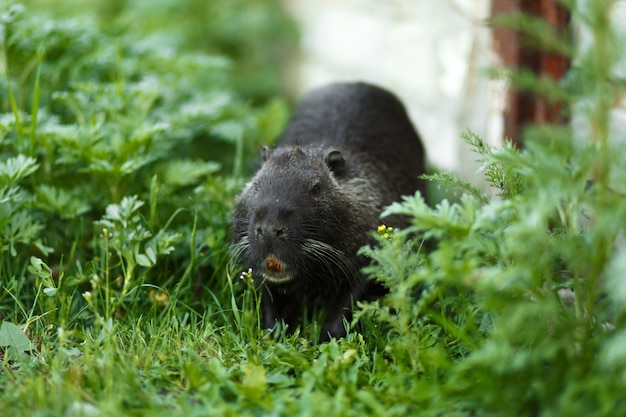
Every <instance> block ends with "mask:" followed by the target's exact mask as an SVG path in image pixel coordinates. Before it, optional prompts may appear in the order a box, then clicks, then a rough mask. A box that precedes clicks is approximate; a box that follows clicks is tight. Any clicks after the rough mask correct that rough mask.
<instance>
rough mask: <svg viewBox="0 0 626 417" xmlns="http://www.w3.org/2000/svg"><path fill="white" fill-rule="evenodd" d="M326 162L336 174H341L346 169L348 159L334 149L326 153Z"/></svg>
mask: <svg viewBox="0 0 626 417" xmlns="http://www.w3.org/2000/svg"><path fill="white" fill-rule="evenodd" d="M324 162H325V163H326V165H327V166H328V168H330V170H331V172H332V173H333V174H335V175H341V174H342V173H344V172H345V169H346V160H345V159H344V157H343V155H342V154H341V152H340V151H338V150H332V151H330V152H328V153H327V154H326V157H325V158H324Z"/></svg>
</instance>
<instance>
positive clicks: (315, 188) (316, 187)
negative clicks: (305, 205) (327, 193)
mask: <svg viewBox="0 0 626 417" xmlns="http://www.w3.org/2000/svg"><path fill="white" fill-rule="evenodd" d="M320 191H322V186H321V185H320V183H319V182H316V183H314V184H313V185H312V186H311V195H319V193H320Z"/></svg>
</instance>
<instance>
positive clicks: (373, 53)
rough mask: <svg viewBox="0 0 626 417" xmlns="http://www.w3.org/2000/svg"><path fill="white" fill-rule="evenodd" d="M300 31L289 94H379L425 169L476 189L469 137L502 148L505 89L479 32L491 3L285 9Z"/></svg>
mask: <svg viewBox="0 0 626 417" xmlns="http://www.w3.org/2000/svg"><path fill="white" fill-rule="evenodd" d="M285 4H286V6H287V8H288V10H290V11H291V13H292V15H293V16H294V18H295V19H296V20H297V21H298V22H299V24H300V27H301V31H302V45H301V49H302V56H301V57H300V59H299V60H298V61H297V64H296V65H295V66H294V68H295V69H294V72H293V74H294V75H293V86H294V90H295V91H296V94H298V95H299V94H302V93H303V92H305V91H307V90H309V89H311V88H313V87H316V86H319V85H322V84H325V83H327V82H332V81H339V80H363V81H369V82H373V83H376V84H379V85H381V86H384V87H386V88H388V89H390V90H391V91H393V92H395V93H396V94H397V95H398V96H400V98H401V99H402V100H403V101H404V102H405V104H406V105H407V107H408V110H409V113H410V116H411V118H412V120H413V122H414V124H415V125H416V127H417V129H418V130H419V132H420V133H421V135H422V137H423V140H424V142H425V145H426V149H427V154H428V161H429V163H430V164H431V165H432V166H434V167H436V168H439V169H444V170H452V171H455V172H457V173H459V174H460V175H461V176H462V177H464V178H466V179H468V180H470V181H472V182H474V183H477V184H481V183H480V182H479V181H478V179H479V178H480V175H479V174H477V172H476V171H477V167H478V166H477V165H476V163H475V162H474V160H475V155H474V154H472V153H470V152H468V149H467V148H466V146H465V144H464V143H462V141H461V140H460V133H461V132H462V131H464V130H465V129H467V128H469V129H471V130H472V131H474V132H475V133H478V134H479V135H481V136H482V137H483V139H485V140H486V141H488V142H489V143H493V144H499V143H501V138H502V132H503V117H502V111H503V106H504V104H505V99H504V92H505V88H504V85H502V83H501V82H495V81H490V80H488V79H487V78H486V77H485V75H484V72H483V71H484V69H486V68H487V67H489V66H491V65H493V64H494V55H495V54H494V53H493V52H492V47H491V32H490V31H489V30H488V29H487V28H486V27H485V26H484V25H483V21H484V19H485V18H486V17H488V16H489V11H490V7H491V1H490V0H386V1H383V0H378V1H376V0H315V1H313V0H286V1H285Z"/></svg>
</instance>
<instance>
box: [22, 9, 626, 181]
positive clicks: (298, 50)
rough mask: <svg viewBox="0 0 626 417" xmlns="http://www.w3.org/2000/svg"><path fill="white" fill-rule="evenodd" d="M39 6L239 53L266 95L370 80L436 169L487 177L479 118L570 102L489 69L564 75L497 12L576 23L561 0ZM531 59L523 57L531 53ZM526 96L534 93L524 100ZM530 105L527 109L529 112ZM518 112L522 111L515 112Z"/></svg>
mask: <svg viewBox="0 0 626 417" xmlns="http://www.w3.org/2000/svg"><path fill="white" fill-rule="evenodd" d="M618 3H620V4H623V3H625V2H618ZM25 4H26V5H27V7H29V9H31V10H33V9H36V10H41V11H45V12H46V13H47V14H50V13H52V14H53V15H54V16H56V17H59V18H64V17H72V18H78V19H89V20H92V21H93V22H94V24H96V25H98V26H99V27H101V29H103V30H106V31H109V32H113V33H132V34H134V35H137V34H139V35H140V36H145V37H146V38H149V39H146V41H150V42H158V43H160V44H161V45H162V46H163V48H164V49H167V50H170V51H172V52H171V53H183V52H193V51H202V52H208V53H210V54H215V55H220V56H223V57H225V58H227V59H228V60H229V61H230V65H231V72H232V75H233V83H234V85H235V89H236V91H237V92H238V93H239V94H240V95H241V97H242V98H243V99H245V100H247V101H249V102H251V103H256V104H262V103H264V102H266V101H268V100H270V99H271V98H273V97H282V98H285V99H286V100H288V102H289V103H291V104H293V103H294V102H295V101H296V100H297V98H298V97H299V96H300V95H302V94H303V93H304V92H306V91H308V90H310V89H312V88H314V87H316V86H319V85H322V84H325V83H328V82H332V81H339V80H363V81H369V82H372V83H376V84H379V85H381V86H383V87H386V88H388V89H390V90H392V91H393V92H395V93H396V94H397V95H398V96H400V97H401V99H402V100H403V101H404V102H405V104H406V105H407V108H408V110H409V113H410V116H411V118H412V120H413V122H414V123H415V125H416V127H417V129H418V130H419V131H420V133H421V135H422V137H423V140H424V142H425V144H426V149H427V157H428V162H429V164H430V166H431V167H432V168H433V169H441V170H449V171H453V172H455V173H457V174H459V175H461V176H462V177H463V178H464V179H466V180H469V181H470V182H473V183H475V184H476V185H481V183H480V178H481V176H480V173H478V172H477V170H478V165H477V164H476V162H475V161H474V159H475V157H474V155H472V154H471V153H468V147H467V145H466V144H465V143H464V142H463V141H462V140H461V139H460V134H461V132H463V131H465V130H466V129H470V130H471V131H473V132H474V133H476V134H478V135H479V136H480V137H482V138H483V140H484V141H485V142H487V143H489V144H492V145H499V144H501V143H502V141H503V138H504V137H509V138H511V139H512V140H513V141H517V140H518V136H519V127H520V125H521V124H523V123H524V122H525V121H533V122H543V121H550V120H551V119H553V118H554V115H555V114H558V113H560V109H559V108H553V109H550V108H548V109H546V108H545V103H536V102H533V103H526V104H525V105H527V106H529V108H526V109H525V108H521V109H518V108H517V107H518V106H520V104H519V100H518V97H515V96H512V94H514V93H512V92H509V91H508V88H507V85H506V83H505V82H504V81H503V79H494V78H493V77H489V76H488V74H487V73H488V70H489V69H491V68H494V67H499V66H501V65H503V64H506V65H517V64H519V63H520V62H521V61H523V62H522V63H524V64H526V65H528V66H529V67H531V68H533V70H534V71H536V72H539V73H541V74H544V73H545V74H546V75H548V76H551V77H553V78H559V79H560V78H561V77H563V75H564V74H565V72H566V71H567V70H568V67H569V64H568V62H566V61H563V60H559V58H558V57H556V58H555V57H554V56H545V55H532V54H529V53H527V51H526V52H525V51H524V50H523V47H522V46H520V42H519V39H518V38H517V37H516V35H515V34H514V33H513V32H512V31H506V30H501V29H497V28H496V29H494V28H492V27H491V26H490V25H489V24H488V23H487V20H488V19H489V18H490V17H492V16H494V15H498V14H502V13H509V12H513V11H517V10H523V11H525V12H530V13H532V14H535V15H540V16H542V17H545V18H546V19H547V20H548V21H549V22H550V23H551V24H554V25H555V26H556V27H558V28H561V29H563V28H565V27H566V26H567V23H568V21H569V16H567V15H566V14H564V13H563V8H562V7H560V5H559V4H558V2H557V1H554V0H532V1H528V0H441V1H431V0H390V1H384V2H382V1H376V0H360V1H355V0H341V1H336V0H317V1H315V2H313V1H306V0H284V1H279V0H211V1H204V0H151V1H148V0H92V1H89V2H87V1H80V0H26V1H25ZM520 60H521V61H520ZM521 106H522V107H523V106H524V103H522V104H521ZM518 113H519V114H521V116H520V117H521V118H520V117H518V116H519V114H518ZM512 114H513V116H511V115H512Z"/></svg>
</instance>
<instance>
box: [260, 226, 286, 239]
mask: <svg viewBox="0 0 626 417" xmlns="http://www.w3.org/2000/svg"><path fill="white" fill-rule="evenodd" d="M255 234H256V236H257V238H259V239H271V238H279V239H285V238H287V227H285V226H284V225H281V224H277V223H267V222H263V223H260V224H257V225H256V230H255Z"/></svg>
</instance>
